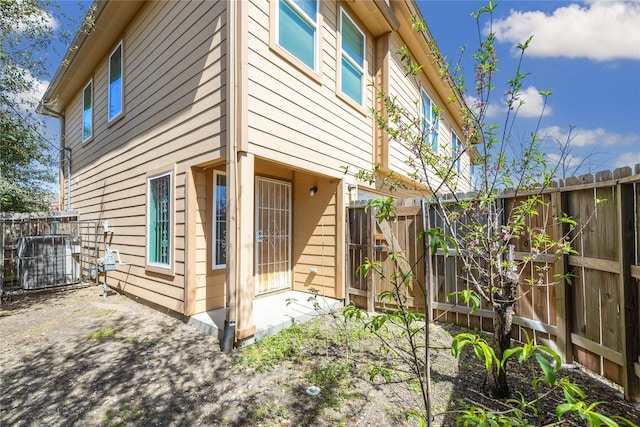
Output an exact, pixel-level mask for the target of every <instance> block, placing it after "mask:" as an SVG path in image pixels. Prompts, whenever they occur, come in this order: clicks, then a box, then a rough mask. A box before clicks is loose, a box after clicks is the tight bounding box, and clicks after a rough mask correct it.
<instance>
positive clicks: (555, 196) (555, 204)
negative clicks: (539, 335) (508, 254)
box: [551, 190, 573, 363]
mask: <svg viewBox="0 0 640 427" xmlns="http://www.w3.org/2000/svg"><path fill="white" fill-rule="evenodd" d="M562 194H563V193H562V192H561V191H560V190H558V191H555V192H553V193H552V194H551V216H552V218H558V217H560V216H562V213H563V212H566V209H567V206H566V205H567V203H566V198H565V197H563V195H562ZM565 232H566V226H565V225H563V223H561V222H560V221H555V223H554V226H553V239H554V240H556V241H557V240H559V239H560V238H561V237H562V236H564V235H565ZM553 270H554V272H555V274H558V275H560V276H558V277H562V276H563V275H564V274H565V273H566V272H567V256H566V255H562V256H561V257H558V259H557V260H556V262H555V263H554V265H553ZM555 286H556V301H555V304H556V330H557V335H556V344H557V350H558V354H559V355H560V357H561V358H562V361H563V362H564V363H571V362H573V346H572V344H571V330H572V325H571V318H572V316H573V312H572V310H571V304H570V302H571V289H570V286H569V284H568V283H567V281H566V279H564V278H562V279H561V280H558V283H557V284H556V285H555Z"/></svg>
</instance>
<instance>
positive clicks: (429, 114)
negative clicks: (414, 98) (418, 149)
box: [420, 89, 439, 153]
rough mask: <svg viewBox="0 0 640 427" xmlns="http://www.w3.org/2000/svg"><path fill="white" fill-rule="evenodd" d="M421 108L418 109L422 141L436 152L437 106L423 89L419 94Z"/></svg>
mask: <svg viewBox="0 0 640 427" xmlns="http://www.w3.org/2000/svg"><path fill="white" fill-rule="evenodd" d="M420 98H421V104H422V108H421V111H420V115H421V119H422V135H423V138H424V142H425V143H426V144H429V145H430V146H431V149H432V150H433V151H434V152H436V153H437V152H438V128H439V123H438V122H439V120H438V107H437V106H436V104H434V103H433V101H432V100H431V98H429V95H427V92H426V91H425V90H424V89H423V90H422V95H421V97H420Z"/></svg>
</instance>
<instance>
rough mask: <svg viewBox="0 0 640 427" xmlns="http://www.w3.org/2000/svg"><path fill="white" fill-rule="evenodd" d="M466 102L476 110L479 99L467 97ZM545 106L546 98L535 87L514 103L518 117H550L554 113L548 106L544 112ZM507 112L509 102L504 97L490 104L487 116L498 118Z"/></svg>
mask: <svg viewBox="0 0 640 427" xmlns="http://www.w3.org/2000/svg"><path fill="white" fill-rule="evenodd" d="M465 101H466V102H467V105H468V106H469V108H474V107H475V106H476V105H477V102H476V101H477V98H474V97H471V96H466V97H465ZM543 105H544V97H543V96H542V95H540V92H539V91H538V89H537V88H536V87H535V86H529V87H528V88H526V89H525V90H524V91H522V92H520V93H519V95H518V97H517V100H516V101H515V103H514V109H515V108H517V109H518V117H540V114H542V115H543V116H548V115H550V114H551V113H552V112H553V110H552V108H551V107H550V106H549V105H548V104H547V105H546V106H545V108H544V111H543V110H542V107H543ZM506 112H507V102H506V98H505V97H503V98H501V99H500V101H499V102H494V103H491V104H489V106H488V107H487V113H486V115H487V117H488V118H496V117H498V116H500V115H501V114H504V113H506Z"/></svg>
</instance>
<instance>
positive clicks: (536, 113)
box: [518, 86, 552, 117]
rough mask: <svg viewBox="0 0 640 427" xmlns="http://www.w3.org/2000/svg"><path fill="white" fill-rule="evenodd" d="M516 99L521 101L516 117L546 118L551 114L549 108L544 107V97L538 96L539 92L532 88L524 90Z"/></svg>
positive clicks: (547, 106)
mask: <svg viewBox="0 0 640 427" xmlns="http://www.w3.org/2000/svg"><path fill="white" fill-rule="evenodd" d="M518 99H519V100H521V101H522V104H521V105H520V108H519V110H518V115H520V116H521V117H540V115H542V116H548V115H550V114H551V113H552V109H551V107H550V106H549V105H546V106H545V105H544V97H543V96H542V95H540V91H538V89H536V88H535V87H534V86H529V87H528V88H526V89H525V90H524V92H522V93H520V94H519V96H518ZM543 107H544V111H543V109H542V108H543Z"/></svg>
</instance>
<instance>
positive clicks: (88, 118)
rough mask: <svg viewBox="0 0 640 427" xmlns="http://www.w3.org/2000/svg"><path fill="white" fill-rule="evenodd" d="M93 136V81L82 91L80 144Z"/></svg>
mask: <svg viewBox="0 0 640 427" xmlns="http://www.w3.org/2000/svg"><path fill="white" fill-rule="evenodd" d="M92 136H93V80H89V83H87V85H86V86H85V87H84V89H82V142H86V141H88V140H89V139H91V137H92Z"/></svg>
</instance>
